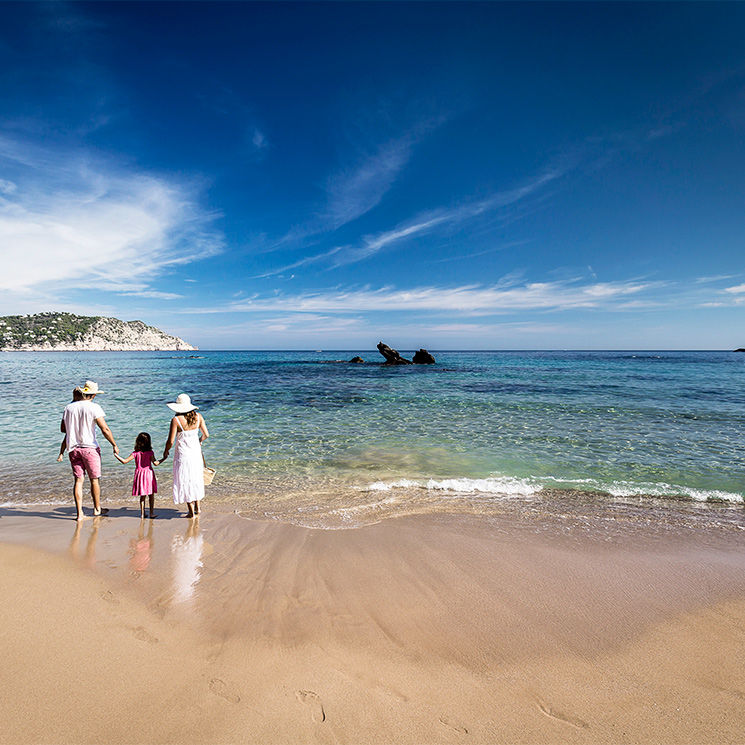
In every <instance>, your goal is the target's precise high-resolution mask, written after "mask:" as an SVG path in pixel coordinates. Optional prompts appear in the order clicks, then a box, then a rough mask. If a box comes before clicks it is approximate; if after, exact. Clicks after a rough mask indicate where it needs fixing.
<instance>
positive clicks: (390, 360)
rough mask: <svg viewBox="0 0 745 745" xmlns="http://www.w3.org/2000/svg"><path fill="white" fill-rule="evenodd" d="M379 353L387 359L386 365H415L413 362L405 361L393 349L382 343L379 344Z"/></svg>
mask: <svg viewBox="0 0 745 745" xmlns="http://www.w3.org/2000/svg"><path fill="white" fill-rule="evenodd" d="M378 352H380V354H382V355H383V357H385V364H386V365H413V364H414V363H413V362H412V361H411V360H407V359H404V358H403V357H402V356H401V355H400V354H399V353H398V352H397V351H396V350H395V349H391V348H390V347H389V346H388V345H387V344H383V342H382V341H379V342H378Z"/></svg>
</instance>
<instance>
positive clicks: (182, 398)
mask: <svg viewBox="0 0 745 745" xmlns="http://www.w3.org/2000/svg"><path fill="white" fill-rule="evenodd" d="M166 406H167V407H168V408H169V409H173V411H175V412H176V413H177V414H186V413H187V412H188V411H194V410H195V409H198V408H199V407H198V406H194V404H193V403H192V402H191V398H190V397H189V396H187V395H186V394H185V393H180V394H179V397H178V398H177V399H176V403H174V404H166Z"/></svg>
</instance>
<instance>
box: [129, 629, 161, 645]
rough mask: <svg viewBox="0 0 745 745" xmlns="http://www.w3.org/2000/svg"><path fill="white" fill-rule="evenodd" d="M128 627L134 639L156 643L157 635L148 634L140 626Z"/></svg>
mask: <svg viewBox="0 0 745 745" xmlns="http://www.w3.org/2000/svg"><path fill="white" fill-rule="evenodd" d="M128 628H129V630H130V631H131V632H132V634H133V636H134V638H135V639H139V640H140V641H141V642H147V643H148V644H157V643H158V637H157V636H153V635H152V634H149V633H148V632H147V631H146V630H145V629H144V628H143V627H142V626H129V627H128Z"/></svg>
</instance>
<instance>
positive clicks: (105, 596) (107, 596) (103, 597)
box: [101, 590, 119, 605]
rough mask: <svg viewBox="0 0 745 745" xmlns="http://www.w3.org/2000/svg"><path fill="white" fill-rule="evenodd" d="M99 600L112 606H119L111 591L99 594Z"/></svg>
mask: <svg viewBox="0 0 745 745" xmlns="http://www.w3.org/2000/svg"><path fill="white" fill-rule="evenodd" d="M101 600H105V601H106V602H107V603H111V604H112V605H119V601H118V600H117V599H116V596H115V595H114V593H113V592H111V590H104V591H103V592H102V593H101Z"/></svg>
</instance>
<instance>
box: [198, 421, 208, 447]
mask: <svg viewBox="0 0 745 745" xmlns="http://www.w3.org/2000/svg"><path fill="white" fill-rule="evenodd" d="M199 429H200V430H201V432H202V434H201V435H200V436H199V442H200V443H202V442H204V441H205V440H206V439H207V438H208V437H209V436H210V433H209V432H208V431H207V423H206V422H205V421H204V417H203V416H202V415H201V414H200V415H199Z"/></svg>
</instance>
